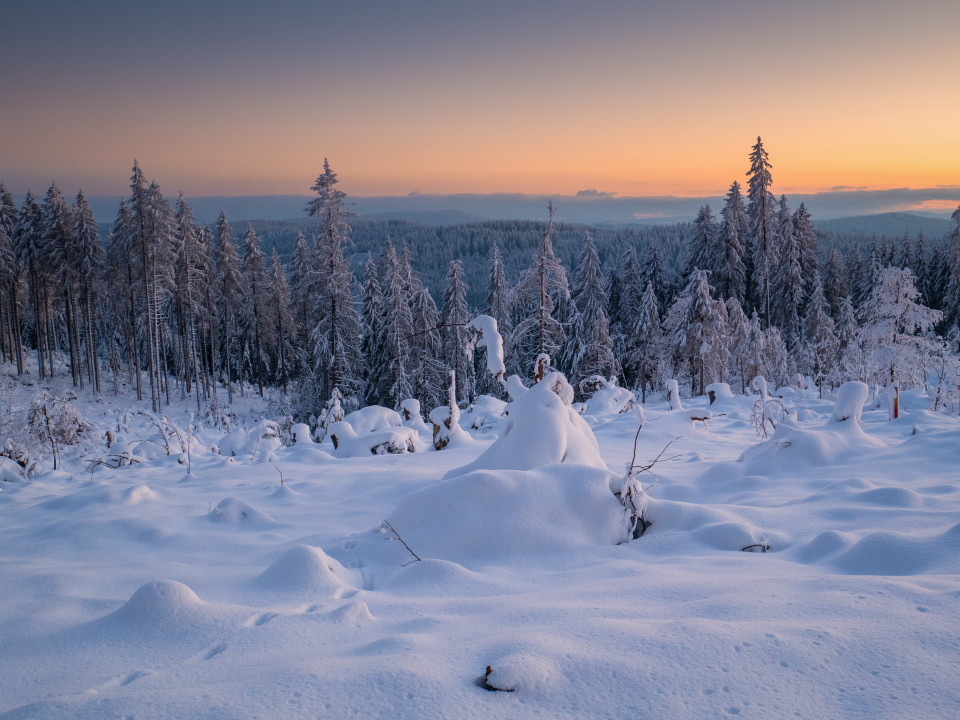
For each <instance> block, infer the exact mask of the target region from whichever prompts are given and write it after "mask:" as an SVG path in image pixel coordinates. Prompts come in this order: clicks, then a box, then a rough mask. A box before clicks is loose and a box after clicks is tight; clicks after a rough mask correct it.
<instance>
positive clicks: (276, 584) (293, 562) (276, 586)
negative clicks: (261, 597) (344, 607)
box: [254, 545, 350, 598]
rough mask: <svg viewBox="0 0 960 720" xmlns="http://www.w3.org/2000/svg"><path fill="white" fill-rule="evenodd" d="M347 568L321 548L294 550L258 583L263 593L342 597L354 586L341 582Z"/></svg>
mask: <svg viewBox="0 0 960 720" xmlns="http://www.w3.org/2000/svg"><path fill="white" fill-rule="evenodd" d="M341 574H343V575H345V574H346V570H344V568H343V566H342V565H340V563H338V562H337V561H336V560H334V559H333V558H331V557H329V556H328V555H327V554H326V553H324V552H323V550H321V549H320V548H316V547H310V546H309V545H300V546H298V547H295V548H291V549H290V550H288V551H287V552H286V553H284V554H283V555H282V556H281V557H280V558H279V559H278V560H276V561H275V562H274V563H273V564H272V565H270V567H268V568H267V569H266V570H264V571H263V572H262V573H261V574H260V575H259V576H258V577H257V579H256V580H255V581H254V584H255V585H256V586H257V587H259V588H260V589H263V590H269V591H272V592H280V593H290V594H297V595H311V596H317V595H319V596H322V597H330V598H339V597H342V595H343V593H344V592H346V591H347V590H349V589H350V586H349V585H348V584H347V583H346V582H345V581H344V580H342V579H341V577H340V575H341Z"/></svg>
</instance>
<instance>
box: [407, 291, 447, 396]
mask: <svg viewBox="0 0 960 720" xmlns="http://www.w3.org/2000/svg"><path fill="white" fill-rule="evenodd" d="M411 315H412V317H413V337H412V338H411V341H410V360H411V363H412V366H413V370H412V373H411V378H412V382H413V397H415V398H416V399H417V400H419V401H420V407H422V408H424V409H426V410H427V411H428V412H429V410H430V409H432V408H435V407H437V406H438V405H440V404H441V403H442V402H443V398H444V390H445V384H446V381H447V372H446V369H445V368H444V366H443V362H442V360H441V358H442V356H443V355H442V346H441V342H440V331H439V330H437V329H436V328H437V326H438V325H439V324H440V315H439V313H438V312H437V305H436V303H434V301H433V297H431V295H430V291H429V290H427V288H425V287H422V288H420V289H419V290H418V291H417V293H416V295H414V296H413V303H412V307H411Z"/></svg>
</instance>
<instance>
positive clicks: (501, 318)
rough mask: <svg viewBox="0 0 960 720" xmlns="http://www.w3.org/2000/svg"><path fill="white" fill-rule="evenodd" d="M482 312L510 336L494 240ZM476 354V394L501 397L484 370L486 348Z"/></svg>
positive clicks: (506, 297) (506, 291)
mask: <svg viewBox="0 0 960 720" xmlns="http://www.w3.org/2000/svg"><path fill="white" fill-rule="evenodd" d="M484 312H485V313H486V314H487V315H489V316H490V317H492V318H493V319H494V320H496V321H497V329H498V330H499V331H500V335H501V336H503V337H509V336H510V331H511V329H512V328H511V324H510V289H509V287H508V286H507V277H506V272H505V271H504V267H503V258H502V257H501V256H500V248H499V247H498V246H497V243H496V241H494V243H493V244H492V245H491V249H490V285H489V289H488V291H487V301H486V307H485V308H484ZM476 356H477V357H476V366H477V368H479V370H478V371H477V373H476V377H477V392H478V394H483V395H492V396H494V397H502V395H503V388H502V387H501V386H500V383H498V382H497V381H496V379H495V378H493V377H492V376H491V375H490V373H488V372H486V356H487V349H486V348H484V347H481V348H478V349H477V351H476ZM421 404H422V403H421ZM424 407H426V406H424Z"/></svg>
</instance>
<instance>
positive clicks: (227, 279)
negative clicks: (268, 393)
mask: <svg viewBox="0 0 960 720" xmlns="http://www.w3.org/2000/svg"><path fill="white" fill-rule="evenodd" d="M214 232H215V235H214V254H215V256H216V261H215V263H214V264H215V266H216V268H217V288H216V290H217V292H216V304H217V308H218V310H219V312H218V316H219V322H218V325H219V328H220V331H219V335H220V339H219V355H220V369H221V372H222V374H223V383H224V384H225V385H226V386H227V398H228V402H230V403H232V402H233V382H234V380H235V379H237V377H238V375H239V367H240V357H241V347H240V339H241V335H240V323H241V320H242V311H243V308H242V304H243V277H242V275H241V273H240V258H239V255H238V254H237V245H236V241H235V240H234V237H233V231H232V230H231V229H230V224H229V223H228V222H227V216H226V215H225V214H224V213H223V212H221V213H220V216H219V217H218V218H217V224H216V228H215V230H214Z"/></svg>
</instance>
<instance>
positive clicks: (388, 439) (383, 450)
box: [330, 408, 425, 457]
mask: <svg viewBox="0 0 960 720" xmlns="http://www.w3.org/2000/svg"><path fill="white" fill-rule="evenodd" d="M365 409H366V408H365ZM380 409H384V408H380ZM358 412H359V411H358ZM390 412H393V411H392V410H391V411H390ZM351 414H352V413H351ZM394 414H395V415H396V413H394ZM397 417H398V418H399V417H400V416H399V415H397ZM330 437H331V439H332V440H333V444H334V451H333V452H334V455H335V456H336V457H369V456H370V455H388V454H393V455H403V454H406V453H411V452H417V451H421V450H424V449H425V447H424V443H423V441H422V440H421V439H420V434H419V433H418V432H417V431H416V430H414V429H413V428H411V427H404V426H402V425H401V424H400V423H399V422H398V423H397V424H396V425H395V426H392V427H389V428H385V429H382V430H373V431H370V432H364V433H358V432H357V431H356V429H354V427H353V426H352V425H351V424H350V423H349V422H347V421H346V420H341V421H340V422H337V423H334V424H333V425H331V426H330Z"/></svg>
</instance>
